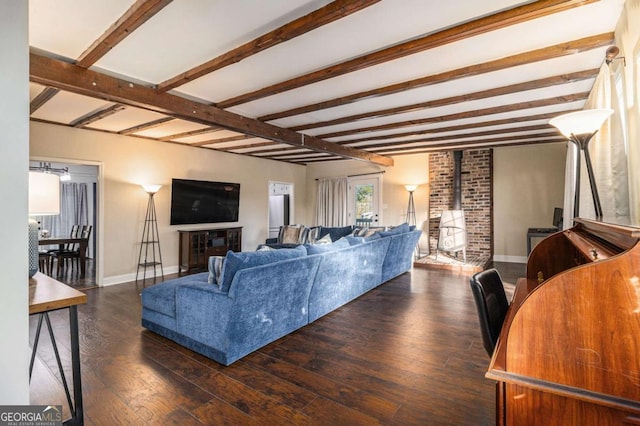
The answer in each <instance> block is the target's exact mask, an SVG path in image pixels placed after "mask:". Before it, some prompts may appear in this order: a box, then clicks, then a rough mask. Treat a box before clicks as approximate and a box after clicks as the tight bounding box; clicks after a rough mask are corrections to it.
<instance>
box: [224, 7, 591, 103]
mask: <svg viewBox="0 0 640 426" xmlns="http://www.w3.org/2000/svg"><path fill="white" fill-rule="evenodd" d="M595 1H597V0H539V1H534V2H531V3H528V4H525V5H522V6H518V7H514V8H512V9H508V10H504V11H501V12H498V13H494V14H493V15H489V16H484V17H481V18H478V19H475V20H473V21H470V22H465V23H464V24H461V25H457V26H455V27H451V28H447V29H445V30H442V31H438V32H436V33H431V34H428V35H425V36H423V37H419V38H416V39H412V40H409V41H405V42H402V43H399V44H396V45H394V46H391V47H387V48H384V49H380V50H377V51H374V52H371V53H367V54H365V55H363V56H359V57H357V58H354V59H350V60H347V61H345V62H342V63H339V64H335V65H331V66H328V67H325V68H322V69H320V70H317V71H314V72H311V73H309V74H306V75H302V76H299V77H296V78H292V79H289V80H286V81H283V82H280V83H277V84H273V85H271V86H268V87H265V88H262V89H258V90H255V91H253V92H249V93H245V94H242V95H239V96H236V97H233V98H230V99H226V100H224V101H221V102H219V103H217V106H218V107H220V108H229V107H232V106H235V105H239V104H243V103H247V102H251V101H255V100H256V99H260V98H264V97H267V96H271V95H275V94H277V93H282V92H286V91H288V90H292V89H296V88H299V87H302V86H306V85H309V84H312V83H317V82H319V81H323V80H327V79H330V78H334V77H338V76H340V75H344V74H348V73H352V72H354V71H358V70H362V69H364V68H368V67H371V66H374V65H379V64H382V63H384V62H388V61H393V60H395V59H399V58H403V57H405V56H409V55H413V54H415V53H419V52H422V51H425V50H428V49H433V48H435V47H439V46H443V45H446V44H449V43H453V42H456V41H460V40H464V39H467V38H470V37H473V36H477V35H481V34H484V33H487V32H490V31H495V30H498V29H501V28H506V27H509V26H511V25H515V24H519V23H523V22H526V21H529V20H532V19H537V18H540V17H543V16H547V15H550V14H553V13H557V12H561V11H564V10H568V9H571V8H574V7H578V6H583V5H586V4H589V3H593V2H595Z"/></svg>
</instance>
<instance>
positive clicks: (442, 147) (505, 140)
mask: <svg viewBox="0 0 640 426" xmlns="http://www.w3.org/2000/svg"><path fill="white" fill-rule="evenodd" d="M542 137H545V138H548V139H540V138H542ZM558 142H567V138H565V137H564V136H563V137H558V136H557V135H556V136H554V135H553V134H549V135H544V134H540V135H532V136H531V137H502V138H493V139H483V140H478V141H475V142H474V141H465V142H450V143H440V144H433V145H431V144H430V145H424V146H419V147H401V148H400V147H399V148H397V149H386V150H383V151H381V152H384V153H385V155H402V153H406V154H419V153H425V152H433V151H447V150H453V149H455V150H458V149H479V148H496V147H499V146H513V145H527V144H539V143H558ZM416 150H419V151H416Z"/></svg>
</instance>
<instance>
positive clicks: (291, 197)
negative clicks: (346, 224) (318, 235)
mask: <svg viewBox="0 0 640 426" xmlns="http://www.w3.org/2000/svg"><path fill="white" fill-rule="evenodd" d="M276 185H282V186H285V187H287V191H288V192H287V194H288V195H289V223H291V224H293V223H296V211H295V208H294V206H295V204H296V203H295V185H294V184H293V183H292V182H282V181H276V180H270V181H268V183H267V236H268V235H269V215H270V214H271V213H270V212H269V196H271V195H281V194H284V192H282V193H281V192H280V191H278V192H273V188H274V187H275V186H276Z"/></svg>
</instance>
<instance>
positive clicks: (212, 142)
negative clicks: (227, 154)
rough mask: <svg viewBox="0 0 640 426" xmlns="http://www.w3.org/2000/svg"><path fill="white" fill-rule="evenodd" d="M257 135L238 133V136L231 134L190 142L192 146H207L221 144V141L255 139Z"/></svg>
mask: <svg viewBox="0 0 640 426" xmlns="http://www.w3.org/2000/svg"><path fill="white" fill-rule="evenodd" d="M254 138H255V136H247V135H238V136H229V137H226V138H219V139H209V140H207V141H201V142H194V143H190V144H189V145H190V146H206V145H216V144H220V143H225V142H235V141H244V140H247V139H254Z"/></svg>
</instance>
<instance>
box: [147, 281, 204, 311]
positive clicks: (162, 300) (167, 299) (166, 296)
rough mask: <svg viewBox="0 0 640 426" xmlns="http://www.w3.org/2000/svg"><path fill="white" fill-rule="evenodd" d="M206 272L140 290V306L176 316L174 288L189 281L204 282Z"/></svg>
mask: <svg viewBox="0 0 640 426" xmlns="http://www.w3.org/2000/svg"><path fill="white" fill-rule="evenodd" d="M206 280H207V272H202V273H199V274H193V275H187V276H184V277H180V278H175V279H172V280H169V281H165V282H163V283H162V284H158V285H153V286H150V287H147V288H145V289H144V290H142V306H144V307H145V308H146V309H149V310H152V311H156V312H160V313H161V314H164V315H167V316H169V317H171V318H175V316H176V289H177V288H178V287H180V286H183V285H185V284H190V283H199V282H206Z"/></svg>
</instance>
